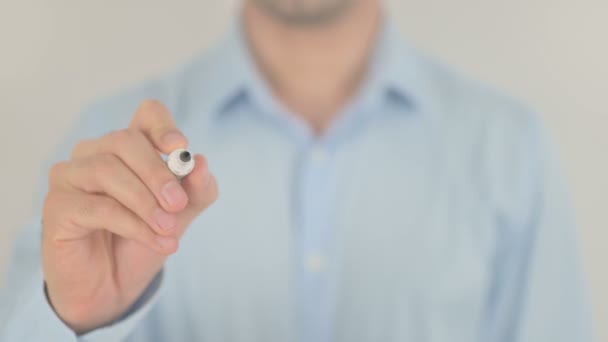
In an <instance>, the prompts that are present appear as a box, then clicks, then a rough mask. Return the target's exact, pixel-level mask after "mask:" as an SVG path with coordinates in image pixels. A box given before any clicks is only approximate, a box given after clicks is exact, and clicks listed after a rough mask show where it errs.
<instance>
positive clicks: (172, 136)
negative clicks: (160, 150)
mask: <svg viewBox="0 0 608 342" xmlns="http://www.w3.org/2000/svg"><path fill="white" fill-rule="evenodd" d="M185 141H186V138H184V136H183V135H182V134H181V133H178V132H170V133H167V134H165V135H164V136H163V137H162V142H163V145H164V146H165V147H166V148H173V147H177V146H179V145H183V144H184V143H185Z"/></svg>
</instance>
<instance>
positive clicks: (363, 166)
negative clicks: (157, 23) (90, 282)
mask: <svg viewBox="0 0 608 342" xmlns="http://www.w3.org/2000/svg"><path fill="white" fill-rule="evenodd" d="M245 45H246V44H244V43H243V39H242V35H241V33H240V31H239V29H238V28H235V29H234V30H232V31H231V32H230V33H229V34H228V35H227V37H226V38H225V39H224V40H223V41H222V42H221V43H220V44H219V45H218V46H217V47H216V48H214V49H213V50H212V51H211V52H210V53H208V54H207V55H205V56H204V57H202V58H197V59H195V60H194V61H192V62H191V63H188V64H187V65H186V66H184V67H183V68H181V69H180V70H179V71H177V72H175V73H173V74H170V75H168V76H166V77H163V78H160V79H157V80H153V81H150V82H148V83H145V84H143V85H141V86H139V87H137V88H135V89H132V90H129V91H127V92H124V93H123V94H120V95H118V96H114V97H111V98H110V99H108V100H105V101H100V102H99V103H97V104H95V105H94V106H92V107H91V108H90V109H89V110H87V111H86V112H85V113H84V114H83V116H82V119H81V122H80V123H79V124H78V125H77V126H76V127H75V129H74V130H73V134H72V135H71V136H70V138H69V139H68V140H67V141H66V143H65V145H64V146H65V148H63V149H62V150H61V154H60V156H59V157H58V158H59V159H61V158H67V156H68V154H69V151H70V146H71V145H73V144H74V143H75V142H76V141H78V140H79V139H82V138H91V137H96V136H100V135H103V134H105V133H107V132H108V131H110V130H114V129H120V128H123V127H126V126H127V124H128V122H129V120H130V118H131V116H132V113H133V112H134V110H135V108H136V107H137V105H138V104H139V103H140V101H142V100H143V99H146V98H156V99H160V100H161V101H163V102H164V103H166V104H167V105H168V106H169V108H170V109H171V110H172V111H173V113H175V115H176V120H177V122H178V125H179V126H180V127H181V128H182V129H183V130H184V132H185V134H186V136H187V137H188V138H189V139H190V142H191V149H192V150H194V151H196V152H202V153H204V154H205V155H206V156H207V157H208V160H209V164H210V167H211V169H212V171H213V172H214V174H215V175H216V177H217V178H218V181H219V185H220V190H221V196H220V199H219V201H218V202H217V203H216V204H215V205H213V206H212V207H211V208H210V209H209V210H208V211H207V212H205V213H204V214H203V215H201V216H200V217H199V218H198V219H197V220H196V221H195V222H194V223H193V224H192V226H191V227H190V229H189V230H188V232H187V234H186V235H185V236H184V237H183V240H182V242H181V247H180V250H179V252H178V253H177V254H176V255H174V256H172V257H171V258H170V259H169V261H168V263H167V264H166V266H165V268H164V270H163V272H162V273H161V274H160V275H159V276H158V277H157V278H156V279H155V280H154V281H153V283H152V284H151V285H150V287H149V288H148V289H147V290H146V292H145V293H144V295H143V296H142V297H141V298H140V299H139V301H138V302H137V303H136V304H135V305H134V306H133V307H132V308H131V310H130V311H129V312H128V313H126V314H125V315H124V316H123V317H122V318H120V319H118V320H117V321H116V322H114V323H113V324H111V325H109V326H107V327H102V328H100V329H97V330H95V331H92V332H90V333H88V334H86V335H84V336H80V337H77V336H76V335H75V334H74V333H73V332H72V331H71V330H70V329H69V328H67V327H66V326H65V325H64V324H63V323H62V322H61V320H60V319H59V318H58V317H57V316H56V315H55V313H54V312H53V310H52V308H51V307H50V306H49V304H48V302H47V300H46V297H45V294H44V291H43V277H42V273H41V271H40V261H39V259H40V253H39V245H40V232H41V228H40V218H34V219H33V221H32V222H33V223H32V224H31V225H30V227H29V228H28V229H26V230H25V231H24V233H23V235H22V236H21V238H20V239H19V241H18V243H17V245H16V247H15V253H14V258H13V261H12V263H11V268H10V271H9V273H8V274H7V279H8V286H7V287H6V291H5V296H4V300H3V302H2V314H3V315H2V316H0V318H1V319H0V340H2V341H6V342H9V341H10V342H12V341H19V342H23V341H46V342H54V341H61V342H64V341H103V342H107V341H123V340H124V341H152V342H155V341H210V342H221V341H226V342H229V341H230V342H233V341H235V342H237V341H264V342H273V341H276V342H284V341H300V342H313V341H314V342H329V341H344V342H357V341H383V342H397V341H415V342H440V341H449V342H455V341H458V342H460V341H463V342H464V341H466V342H469V341H479V342H487V341H497V342H506V341H512V342H524V341H526V342H542V341H547V342H574V341H576V342H586V341H591V340H592V332H591V330H592V329H591V328H590V326H591V317H590V314H589V308H588V302H587V297H586V291H585V285H584V281H583V277H582V272H581V264H580V259H579V251H578V250H577V242H576V234H575V229H574V224H573V218H572V215H571V206H570V203H569V201H568V194H567V192H566V190H565V187H564V184H563V182H562V178H561V177H560V175H559V174H558V167H557V165H556V162H555V158H554V155H553V153H552V149H551V147H550V146H549V143H548V139H547V134H546V131H545V129H544V128H543V125H542V124H541V122H540V120H539V117H538V115H536V114H534V113H532V112H531V111H530V110H529V109H528V108H526V107H525V106H522V105H520V104H519V103H517V102H514V101H512V100H511V99H509V98H508V97H505V96H503V95H501V94H500V93H497V92H495V91H493V90H491V89H488V88H487V87H485V86H483V85H480V84H477V83H475V82H472V81H470V80H468V79H466V78H464V77H462V76H461V75H458V74H456V73H454V72H452V71H450V70H448V69H447V68H446V67H444V66H443V65H441V64H439V63H437V62H435V61H433V60H431V59H429V58H427V57H425V56H423V55H421V54H419V53H418V52H416V51H415V50H413V49H412V48H411V47H409V46H408V45H407V44H406V43H405V42H404V41H402V40H401V38H400V36H399V34H398V33H397V32H396V30H395V29H394V28H393V27H392V26H391V24H390V23H387V24H386V25H385V27H384V29H383V31H382V34H381V37H380V39H379V41H378V43H377V44H376V49H375V54H374V58H373V63H372V67H371V71H370V74H369V77H368V79H367V81H366V82H365V85H364V86H363V88H362V89H361V91H360V94H359V96H357V97H356V99H355V100H354V101H353V102H352V103H351V104H350V105H349V106H347V107H346V108H344V110H343V112H342V114H341V115H340V119H339V120H338V121H337V122H336V123H335V124H334V125H333V126H332V127H331V129H330V130H329V131H328V132H327V134H325V135H323V136H322V137H320V138H316V137H315V136H314V134H313V132H312V131H311V130H310V129H309V128H308V127H307V126H306V124H305V123H304V122H302V121H301V120H299V119H297V118H296V116H294V115H292V114H290V113H289V112H288V111H287V110H286V109H285V108H284V107H282V106H281V105H280V104H279V103H278V102H277V101H276V100H275V99H274V98H273V96H272V94H271V91H270V90H269V89H268V87H267V85H266V84H265V83H264V82H263V81H262V78H261V77H260V75H259V74H258V73H257V71H256V69H255V67H254V65H253V63H252V60H251V57H250V55H249V53H248V51H247V50H246V47H245ZM44 192H45V189H42V191H41V195H44Z"/></svg>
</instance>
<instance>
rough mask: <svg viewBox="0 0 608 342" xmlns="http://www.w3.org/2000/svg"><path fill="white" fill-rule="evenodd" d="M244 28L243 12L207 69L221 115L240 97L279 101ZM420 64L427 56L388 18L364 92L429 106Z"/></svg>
mask: <svg viewBox="0 0 608 342" xmlns="http://www.w3.org/2000/svg"><path fill="white" fill-rule="evenodd" d="M242 30H243V27H242V25H241V23H240V18H238V20H236V21H235V23H234V24H233V25H232V27H231V29H230V30H229V31H228V32H227V34H226V36H225V37H224V38H223V39H222V40H221V41H220V43H219V44H218V45H217V46H216V49H214V50H213V52H212V53H211V55H212V56H211V61H210V62H211V63H210V64H208V65H209V66H212V70H207V71H210V73H209V74H207V75H206V78H207V80H208V81H209V82H211V83H212V85H211V86H208V87H205V88H206V89H207V90H208V93H207V94H206V96H209V99H210V102H209V103H208V104H209V105H210V108H209V109H210V111H211V112H212V113H216V114H217V115H223V114H224V113H225V112H227V111H228V109H229V108H230V107H231V106H233V105H235V104H237V103H239V102H240V101H259V102H261V103H263V104H264V105H270V106H276V102H275V101H273V99H272V98H271V97H272V96H271V94H272V92H271V91H270V89H269V88H268V85H267V84H266V82H265V81H264V80H263V78H262V77H261V75H260V74H259V72H258V70H257V68H256V66H255V63H254V60H253V58H252V56H251V54H250V51H249V48H248V46H247V45H248V44H247V41H246V37H245V35H244V33H243V31H242ZM421 67H422V61H421V60H420V56H418V54H417V52H416V51H415V49H413V48H412V47H410V46H409V44H408V43H407V42H406V41H405V40H404V39H403V38H402V35H401V34H400V32H399V30H398V28H397V27H396V26H395V24H394V22H393V21H392V20H390V18H385V20H384V22H383V27H382V31H381V32H380V36H379V39H378V41H377V43H376V47H375V52H374V56H373V58H372V65H371V68H370V74H369V76H368V80H367V81H366V84H364V86H363V88H362V90H361V94H360V96H362V97H363V98H364V99H363V101H367V102H368V103H369V104H375V103H377V101H395V102H396V103H399V104H402V105H407V106H411V107H413V108H414V109H415V111H414V112H426V111H423V110H420V109H424V107H425V105H427V104H428V103H429V101H428V96H429V89H428V82H427V79H426V78H425V77H423V75H422V70H421V69H422V68H421ZM209 90H210V93H209ZM365 98H366V99H365ZM274 109H277V108H274ZM277 110H278V109H277Z"/></svg>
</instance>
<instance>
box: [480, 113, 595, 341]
mask: <svg viewBox="0 0 608 342" xmlns="http://www.w3.org/2000/svg"><path fill="white" fill-rule="evenodd" d="M532 131H533V134H532V135H531V139H528V140H527V142H526V143H525V146H526V147H525V149H526V152H527V153H524V154H525V155H527V158H526V160H525V161H523V162H522V165H519V166H517V167H518V168H524V169H529V172H526V174H528V175H529V177H527V179H528V181H526V182H523V183H524V184H523V188H524V190H523V191H522V193H526V194H527V195H526V196H525V197H520V202H521V203H522V204H521V205H522V207H525V208H526V214H525V215H524V217H523V219H521V220H514V221H517V222H514V221H509V220H508V219H504V218H502V219H499V221H500V224H501V225H502V227H501V228H500V229H499V230H500V232H499V234H498V238H497V254H496V256H495V260H494V264H493V265H492V269H493V272H494V277H493V285H492V287H491V289H490V291H489V298H488V306H487V312H486V315H485V316H484V323H485V324H484V326H483V331H484V332H483V337H482V338H481V339H480V340H482V341H500V342H537V341H552V342H571V341H578V342H589V341H595V340H596V336H595V334H594V327H593V325H594V324H593V321H592V315H591V309H590V305H589V298H588V292H587V284H586V281H585V277H584V272H583V267H582V262H581V256H580V251H579V248H578V241H577V233H576V226H575V220H574V215H573V209H572V205H571V203H570V200H569V197H570V196H569V194H568V191H567V187H566V186H565V183H564V180H563V179H564V177H562V176H561V175H560V172H559V166H558V161H557V159H558V158H557V156H556V154H555V152H554V151H555V149H554V148H552V144H551V142H550V139H549V138H548V134H547V133H546V129H545V128H544V127H543V125H542V124H540V123H537V124H536V126H535V129H534V130H532Z"/></svg>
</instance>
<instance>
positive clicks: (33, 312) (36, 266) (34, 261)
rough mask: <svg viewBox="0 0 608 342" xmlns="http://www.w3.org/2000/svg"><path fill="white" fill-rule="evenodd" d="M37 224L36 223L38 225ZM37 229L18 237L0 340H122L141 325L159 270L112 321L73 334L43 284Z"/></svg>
mask: <svg viewBox="0 0 608 342" xmlns="http://www.w3.org/2000/svg"><path fill="white" fill-rule="evenodd" d="M38 226H39V225H38ZM40 236H41V229H40V228H38V229H35V227H34V226H32V227H28V229H26V230H25V231H24V232H23V233H22V235H21V236H20V237H19V239H18V241H17V244H16V247H15V249H14V252H13V257H12V260H11V262H10V264H9V271H8V273H7V274H6V279H7V284H6V286H5V289H4V291H3V293H2V296H1V297H0V299H1V300H0V304H1V305H0V341H3V342H23V341H48V342H55V341H56V342H70V341H74V342H96V341H100V342H101V341H103V342H106V341H124V340H125V339H126V338H127V337H128V335H129V334H130V333H131V332H132V331H133V330H134V329H135V328H136V327H137V326H138V325H139V324H142V321H143V320H144V318H145V316H146V314H147V313H148V312H149V311H150V309H151V308H152V307H153V306H154V303H155V302H156V301H157V300H158V297H159V294H160V288H161V284H162V283H163V272H160V273H159V274H158V275H157V276H156V277H155V278H154V280H153V281H152V282H151V284H150V285H149V286H148V288H147V289H146V290H145V291H144V293H143V294H142V296H141V297H140V298H139V299H138V300H137V301H136V302H135V303H134V304H133V306H132V307H131V308H130V309H129V310H128V311H127V312H126V313H125V315H123V317H121V318H120V319H118V320H117V321H116V322H113V323H112V324H110V325H108V326H105V327H101V328H99V329H96V330H93V331H91V332H89V333H87V334H84V335H80V336H78V335H76V334H75V333H74V331H72V330H71V329H70V328H69V327H68V326H67V325H66V324H65V323H64V322H63V321H62V320H61V319H60V318H59V316H58V315H57V314H56V313H55V311H54V310H53V308H52V306H51V305H50V303H49V301H48V299H47V296H46V291H45V287H44V277H43V274H42V268H41V265H40V261H39V260H40V252H39V246H40V243H41V241H40V240H41V239H40Z"/></svg>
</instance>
